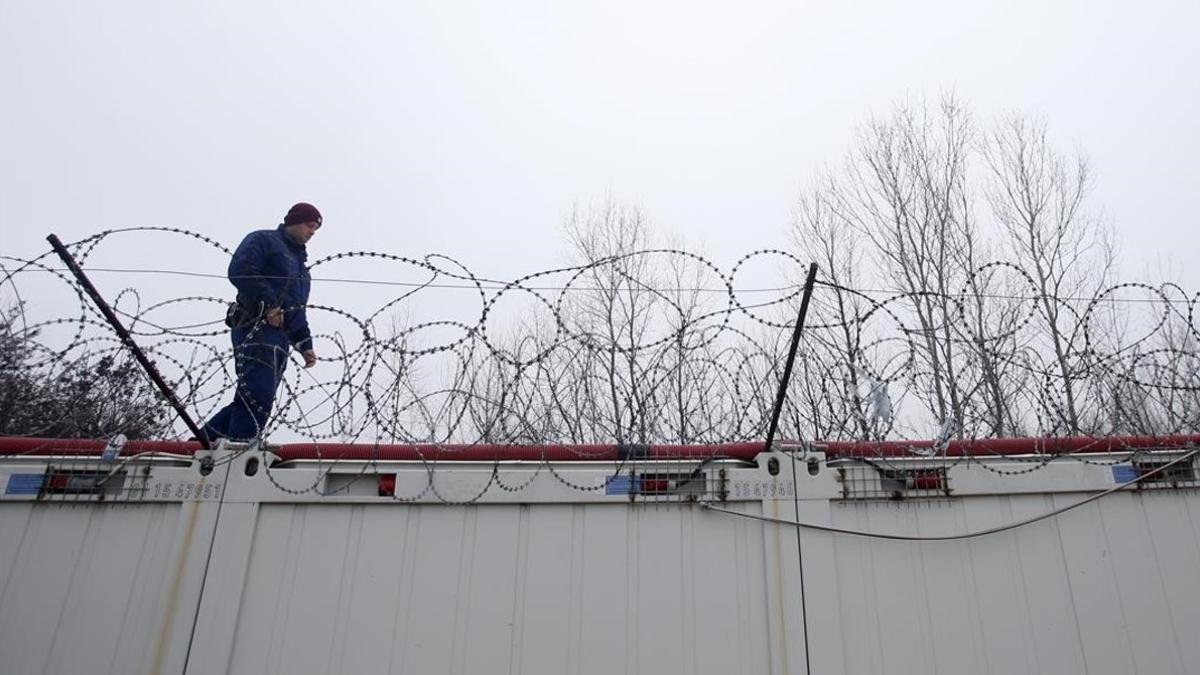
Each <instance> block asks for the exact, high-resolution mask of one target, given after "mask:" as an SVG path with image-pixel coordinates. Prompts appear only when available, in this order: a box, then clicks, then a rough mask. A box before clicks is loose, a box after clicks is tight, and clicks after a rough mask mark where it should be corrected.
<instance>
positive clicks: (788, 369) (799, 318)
mask: <svg viewBox="0 0 1200 675" xmlns="http://www.w3.org/2000/svg"><path fill="white" fill-rule="evenodd" d="M816 281H817V263H812V264H811V265H809V266H808V278H807V279H805V280H804V294H803V295H802V296H801V298H800V313H799V314H797V315H796V329H795V330H793V331H792V346H791V348H790V349H788V356H787V363H786V364H784V366H783V379H781V380H780V381H779V393H778V394H776V395H775V409H774V410H772V411H771V426H770V427H769V428H768V429H767V444H766V446H765V447H764V448H763V450H764V451H766V452H770V451H771V444H772V443H774V442H775V431H776V430H777V429H778V428H779V414H780V413H781V412H783V400H784V399H785V398H786V397H787V388H788V382H789V381H790V380H791V379H792V364H793V363H795V361H796V349H797V348H798V347H799V346H800V333H801V332H802V331H803V330H804V317H806V316H807V315H808V301H809V299H811V298H812V292H813V284H814V283H816Z"/></svg>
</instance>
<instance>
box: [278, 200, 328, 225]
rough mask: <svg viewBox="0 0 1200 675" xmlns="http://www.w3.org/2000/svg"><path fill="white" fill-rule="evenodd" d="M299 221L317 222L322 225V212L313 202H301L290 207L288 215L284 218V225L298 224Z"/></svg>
mask: <svg viewBox="0 0 1200 675" xmlns="http://www.w3.org/2000/svg"><path fill="white" fill-rule="evenodd" d="M297 223H316V224H318V225H320V224H321V212H320V211H318V210H317V207H315V206H313V205H312V204H306V203H304V202H300V203H299V204H296V205H295V206H293V207H292V208H290V209H288V212H287V215H286V216H284V218H283V224H284V225H296V224H297Z"/></svg>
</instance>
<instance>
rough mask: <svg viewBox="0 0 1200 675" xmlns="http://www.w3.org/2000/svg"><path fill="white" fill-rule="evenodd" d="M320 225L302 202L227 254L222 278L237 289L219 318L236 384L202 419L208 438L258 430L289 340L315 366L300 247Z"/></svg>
mask: <svg viewBox="0 0 1200 675" xmlns="http://www.w3.org/2000/svg"><path fill="white" fill-rule="evenodd" d="M320 228H321V213H320V211H318V210H317V208H316V207H315V206H313V205H312V204H306V203H303V202H301V203H299V204H296V205H295V206H293V207H292V208H291V209H289V210H288V212H287V215H286V216H285V217H284V219H283V223H282V224H280V225H279V227H277V228H275V229H274V230H258V231H255V232H251V233H250V234H248V235H246V238H245V239H243V240H242V243H241V245H239V246H238V248H237V251H235V252H234V254H233V259H232V260H230V262H229V281H230V283H232V284H233V285H234V286H235V287H236V288H237V291H238V293H237V302H236V303H235V304H233V305H231V306H230V308H229V313H228V314H227V315H226V317H225V323H226V325H228V326H229V327H230V329H231V338H232V340H233V356H234V369H235V370H236V372H237V388H236V390H235V392H234V396H233V402H232V403H230V404H229V405H227V406H225V407H224V408H222V409H221V410H220V411H219V412H217V414H216V415H213V417H212V419H210V420H209V421H208V423H207V424H205V425H204V428H203V430H202V431H203V433H204V434H205V435H206V436H207V437H208V439H209V440H210V441H215V440H216V439H218V438H228V439H230V440H236V441H246V440H250V439H252V438H255V437H257V436H259V435H260V434H262V433H263V430H264V429H265V428H266V424H267V419H268V418H269V417H270V415H271V408H272V406H273V405H274V403H275V391H276V389H278V387H279V383H280V381H281V380H282V379H283V371H284V368H286V367H287V358H288V349H289V346H291V347H295V348H296V351H298V352H300V355H301V356H302V357H303V358H304V367H305V368H311V367H312V366H313V365H314V364H316V362H317V355H316V352H314V351H313V344H312V334H311V333H310V332H309V329H308V317H307V316H306V313H305V307H306V306H307V304H308V291H309V287H310V286H311V280H310V278H309V275H308V268H307V266H306V265H305V261H306V260H307V259H308V253H307V250H306V249H305V245H306V244H308V241H309V240H310V239H312V237H313V235H314V234H316V232H317V230H318V229H320Z"/></svg>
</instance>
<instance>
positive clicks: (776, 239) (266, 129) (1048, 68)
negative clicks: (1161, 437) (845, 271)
mask: <svg viewBox="0 0 1200 675" xmlns="http://www.w3.org/2000/svg"><path fill="white" fill-rule="evenodd" d="M1198 25H1200V3H1198V2H1195V0H1189V1H1179V2H1156V1H1149V2H1146V1H1143V2H1138V3H1132V2H1130V3H1113V2H1094V1H1093V2H1072V3H1066V2H1045V1H1044V0H1040V1H1038V2H1025V3H1021V2H990V3H982V2H961V1H956V2H896V3H875V2H861V1H860V2H823V3H809V2H778V3H754V2H743V3H720V4H717V3H702V2H695V1H692V2H678V3H665V2H653V1H647V0H638V1H636V2H632V1H626V0H606V1H605V2H593V3H576V2H528V1H525V0H510V1H507V2H455V1H451V0H437V1H430V2H396V1H388V2H336V3H335V2H259V1H255V0H249V1H247V0H237V1H231V0H224V1H215V2H214V1H207V2H202V3H179V2H151V1H149V0H146V1H141V2H130V1H129V0H105V1H103V2H96V1H94V0H78V1H75V2H62V1H58V0H0V92H3V94H2V95H3V99H2V104H0V253H3V254H5V255H18V256H25V255H28V254H32V253H37V252H41V251H43V250H45V248H46V247H45V245H44V241H43V240H44V237H45V235H46V234H47V233H49V232H56V233H58V234H59V235H60V236H61V237H62V238H63V239H64V240H68V241H69V240H75V239H79V238H81V237H83V236H85V235H88V234H91V233H94V232H97V231H99V230H101V229H105V228H113V227H125V226H137V225H166V226H175V227H182V228H188V229H194V230H197V231H201V232H204V233H206V234H208V235H209V236H212V237H213V238H215V239H217V240H219V241H221V242H223V243H225V244H226V245H227V246H231V247H232V246H234V245H236V243H237V242H238V240H239V239H240V238H241V236H242V235H243V234H244V233H245V232H246V231H248V230H250V229H254V228H259V227H270V226H273V225H274V224H275V223H277V222H279V221H280V219H281V218H282V216H283V213H284V211H285V210H286V209H287V207H288V206H289V205H290V204H291V203H292V202H295V201H299V200H306V201H311V202H313V203H315V204H317V205H318V206H319V207H320V208H321V209H322V211H323V212H324V214H325V222H326V227H325V228H324V229H322V230H321V232H320V233H319V235H318V236H317V238H316V239H314V241H313V243H312V245H311V248H313V249H315V250H314V253H317V254H323V253H328V252H334V251H344V250H352V249H375V250H381V251H387V252H391V253H397V254H404V255H411V256H421V255H424V254H426V253H433V252H436V253H444V254H447V255H450V256H453V257H455V258H457V259H459V260H461V261H462V262H464V263H465V264H467V265H468V266H470V267H471V268H473V269H475V270H476V271H478V272H479V273H481V274H486V275H489V276H492V277H505V278H515V277H517V276H520V275H522V274H525V273H528V272H530V271H534V270H537V269H541V268H545V267H549V266H553V265H554V264H556V263H559V262H561V260H562V259H563V257H564V250H565V246H564V240H563V234H562V222H563V218H564V216H565V215H566V214H567V213H569V212H570V210H571V208H572V205H573V204H574V203H577V202H578V203H584V204H586V203H588V202H592V201H595V200H598V199H603V198H604V197H605V196H606V195H611V196H612V197H614V198H615V199H617V200H619V201H622V202H627V203H632V204H637V205H639V206H641V208H642V209H643V211H644V212H645V214H646V215H647V216H648V217H649V218H650V219H651V220H652V221H653V222H654V223H656V224H657V225H659V226H661V228H662V229H663V230H664V231H667V232H673V233H676V234H678V235H681V236H682V237H684V239H685V241H686V242H687V245H688V247H689V248H692V249H695V250H698V251H701V252H705V253H707V254H709V255H711V256H713V257H714V258H715V259H716V261H717V262H718V264H721V265H723V266H726V267H727V266H728V265H729V264H730V263H732V262H733V260H734V259H735V258H736V256H737V255H738V254H740V253H743V252H748V251H750V250H753V249H758V248H763V247H782V246H786V245H788V242H789V239H788V232H787V230H788V223H789V219H790V215H791V210H792V208H793V204H794V202H795V199H796V197H797V195H798V193H799V190H800V189H801V187H802V186H803V185H804V184H805V183H806V181H808V180H809V178H810V177H811V176H812V174H813V173H814V172H815V171H816V170H817V169H819V168H820V167H822V166H823V165H828V164H837V163H840V162H841V160H842V158H843V156H844V155H845V153H846V152H847V150H848V148H849V146H850V143H851V140H852V137H853V132H854V128H855V127H856V126H857V125H860V124H862V123H863V122H864V121H865V120H866V119H867V118H868V117H869V116H870V115H871V114H872V113H877V114H878V113H886V112H887V111H888V110H889V109H890V108H891V106H892V105H893V103H895V102H896V101H898V100H901V99H904V98H905V97H906V96H912V95H918V96H920V95H925V96H928V97H930V98H936V97H937V96H938V94H939V92H940V91H942V90H946V89H953V90H955V91H956V92H957V93H958V95H959V96H960V98H961V99H962V100H963V101H964V102H965V103H966V104H967V105H968V106H970V107H971V108H972V109H973V110H974V112H975V114H976V115H977V116H978V117H979V118H980V119H981V120H986V119H988V118H989V117H992V116H994V115H997V114H1000V113H1003V112H1005V111H1009V110H1020V111H1026V112H1034V113H1039V114H1041V115H1043V116H1044V117H1045V118H1046V119H1047V121H1048V123H1049V126H1050V129H1051V131H1052V133H1053V135H1054V137H1055V138H1056V139H1057V140H1058V141H1060V142H1061V143H1062V144H1063V145H1064V146H1065V147H1068V148H1069V147H1073V146H1075V145H1078V146H1080V147H1082V148H1085V149H1086V150H1087V152H1088V154H1089V155H1090V157H1091V159H1092V162H1093V166H1094V168H1095V171H1096V183H1095V192H1094V194H1093V202H1092V203H1093V205H1094V206H1096V207H1097V208H1099V207H1103V208H1104V212H1105V213H1106V217H1107V218H1108V219H1109V220H1110V222H1111V223H1112V224H1113V225H1114V227H1115V229H1116V231H1117V233H1118V235H1119V236H1120V237H1121V239H1122V241H1123V246H1124V250H1125V251H1126V255H1125V256H1124V258H1123V261H1122V266H1123V270H1122V275H1123V276H1124V277H1127V278H1139V279H1144V278H1146V277H1147V273H1148V272H1152V271H1154V270H1157V269H1158V268H1159V267H1160V266H1161V265H1163V264H1173V265H1174V268H1175V270H1176V272H1177V273H1178V276H1179V277H1180V278H1182V279H1183V280H1184V281H1185V282H1187V283H1188V285H1189V286H1190V287H1191V288H1192V290H1197V289H1200V273H1198V272H1197V271H1195V270H1194V269H1187V267H1186V266H1189V265H1191V266H1194V263H1193V262H1192V260H1193V259H1194V258H1195V255H1196V253H1197V245H1196V244H1197V238H1198V235H1197V234H1195V232H1196V227H1195V225H1196V220H1197V217H1196V213H1197V211H1198V210H1200V198H1198V197H1197V195H1198V194H1200V191H1198V190H1197V185H1198V184H1200V133H1198V131H1197V125H1196V122H1195V120H1196V119H1200V111H1197V99H1198V96H1200V88H1198V87H1197V84H1198V83H1197V74H1196V73H1197V72H1200V50H1198V48H1197V45H1198V44H1200V39H1197V36H1196V28H1197V26H1198ZM127 243H128V249H127V251H124V252H123V254H125V255H127V256H128V264H129V266H137V265H138V264H147V263H149V262H153V263H154V264H153V266H155V267H163V266H172V267H178V268H181V269H197V268H199V267H213V266H216V267H221V266H222V265H223V264H222V263H220V262H219V261H215V262H214V261H212V260H210V259H208V258H205V259H203V260H201V259H190V258H188V257H187V256H178V255H176V256H174V257H175V258H179V259H170V256H166V255H164V254H160V252H158V251H156V250H155V249H154V248H153V247H152V246H150V245H149V244H146V245H142V244H140V243H139V242H138V241H136V240H133V241H128V242H127ZM206 271H212V270H206ZM216 271H218V272H220V271H222V270H221V269H217V270H216ZM320 292H321V290H320V289H318V290H317V291H315V293H320ZM315 298H316V296H314V299H315ZM321 300H323V301H327V302H335V301H336V300H335V298H330V297H328V294H327V295H326V297H323V298H321Z"/></svg>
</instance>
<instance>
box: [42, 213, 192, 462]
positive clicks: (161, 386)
mask: <svg viewBox="0 0 1200 675" xmlns="http://www.w3.org/2000/svg"><path fill="white" fill-rule="evenodd" d="M46 241H48V242H50V246H51V247H53V248H54V252H55V253H57V254H58V257H60V258H62V261H63V262H64V263H66V264H67V268H68V269H70V270H71V274H74V275H75V278H76V279H77V280H78V281H79V285H80V286H83V290H85V291H87V293H88V295H90V296H91V298H92V302H94V303H96V306H97V307H98V308H100V313H101V314H103V315H104V318H105V319H108V323H109V324H110V325H112V327H113V330H115V331H117V335H118V336H119V337H120V338H121V342H123V343H124V344H125V346H126V347H128V348H129V351H131V352H133V357H134V358H135V359H137V362H138V363H139V364H141V366H142V368H143V369H144V370H145V371H146V374H147V375H149V376H150V379H151V380H153V381H154V384H155V386H157V387H158V390H159V391H160V392H162V395H163V396H165V397H166V398H167V401H168V402H169V403H170V404H171V407H172V408H174V409H175V412H176V413H177V414H178V415H179V417H180V418H181V419H183V423H184V424H186V425H187V427H188V429H190V430H191V432H192V435H193V436H195V437H196V438H197V439H198V440H199V441H200V445H201V446H202V447H203V448H204V449H205V450H211V449H212V446H211V445H209V442H208V439H207V438H205V435H204V434H203V433H202V432H201V431H200V427H198V426H196V422H195V421H194V420H192V417H191V415H188V413H187V409H186V408H184V407H183V403H181V402H180V401H179V398H178V397H177V396H175V391H174V390H173V389H171V387H170V385H168V384H167V382H166V380H163V378H162V375H160V374H159V372H158V368H156V367H155V366H154V364H153V363H152V362H151V361H150V359H148V358H146V354H145V352H143V351H142V348H141V347H139V346H137V343H136V342H134V341H133V336H131V335H130V334H129V331H128V330H127V329H126V328H125V326H124V324H122V323H121V320H120V319H118V318H117V315H116V313H115V312H113V310H112V308H111V307H109V306H108V303H107V302H105V301H104V298H103V297H101V296H100V292H99V291H97V290H96V287H95V286H93V285H92V282H91V280H89V279H88V278H87V275H86V274H84V273H83V270H82V269H80V267H79V264H78V263H76V262H75V258H74V256H72V255H71V252H70V251H68V250H67V248H66V247H65V246H63V245H62V242H61V241H59V240H58V236H57V235H53V234H52V235H50V236H49V237H46Z"/></svg>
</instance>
